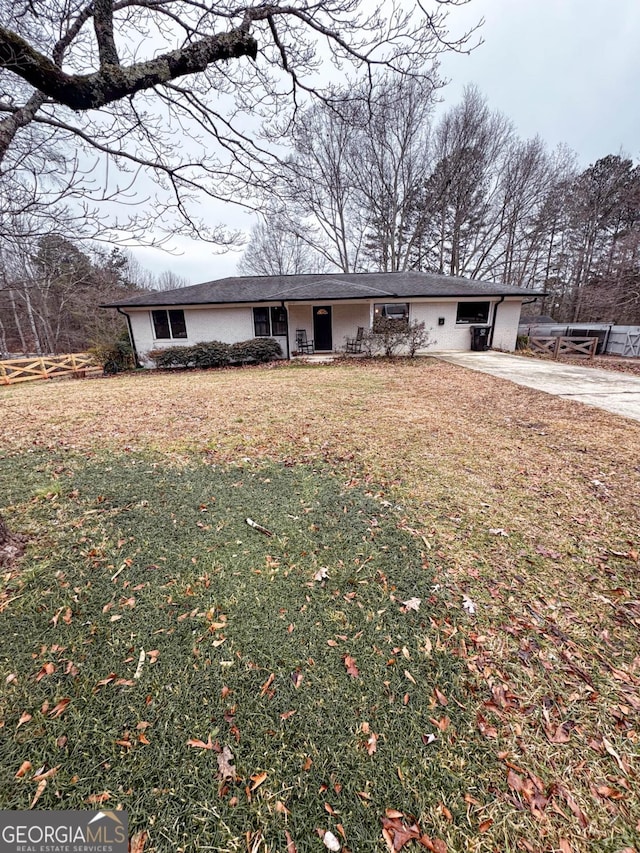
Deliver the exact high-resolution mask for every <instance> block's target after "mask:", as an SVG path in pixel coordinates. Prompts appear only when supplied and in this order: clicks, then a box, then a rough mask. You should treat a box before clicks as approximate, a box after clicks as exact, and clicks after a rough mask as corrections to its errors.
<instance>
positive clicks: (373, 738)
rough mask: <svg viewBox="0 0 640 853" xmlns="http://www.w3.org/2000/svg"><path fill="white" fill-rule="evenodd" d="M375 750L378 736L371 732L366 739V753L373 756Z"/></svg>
mask: <svg viewBox="0 0 640 853" xmlns="http://www.w3.org/2000/svg"><path fill="white" fill-rule="evenodd" d="M377 748H378V735H377V734H376V733H375V732H371V734H370V735H369V738H368V739H367V752H368V753H369V755H373V754H374V752H375V751H376V749H377Z"/></svg>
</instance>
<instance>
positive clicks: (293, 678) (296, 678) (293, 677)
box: [291, 672, 304, 690]
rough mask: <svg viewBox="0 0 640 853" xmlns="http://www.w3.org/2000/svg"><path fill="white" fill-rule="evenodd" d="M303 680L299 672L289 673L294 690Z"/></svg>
mask: <svg viewBox="0 0 640 853" xmlns="http://www.w3.org/2000/svg"><path fill="white" fill-rule="evenodd" d="M303 678H304V676H303V674H302V673H301V672H292V673H291V681H293V686H294V687H295V688H296V690H297V689H298V688H299V687H300V685H301V684H302V680H303Z"/></svg>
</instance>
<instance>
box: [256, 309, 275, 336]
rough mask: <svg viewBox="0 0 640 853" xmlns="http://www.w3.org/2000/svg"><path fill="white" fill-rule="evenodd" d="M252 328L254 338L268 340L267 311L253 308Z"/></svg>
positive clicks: (269, 332) (269, 330)
mask: <svg viewBox="0 0 640 853" xmlns="http://www.w3.org/2000/svg"><path fill="white" fill-rule="evenodd" d="M253 328H254V331H255V336H256V338H268V337H269V335H270V334H271V329H270V328H269V309H268V308H254V309H253Z"/></svg>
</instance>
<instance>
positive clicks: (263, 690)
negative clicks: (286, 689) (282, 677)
mask: <svg viewBox="0 0 640 853" xmlns="http://www.w3.org/2000/svg"><path fill="white" fill-rule="evenodd" d="M275 677H276V676H275V674H274V673H273V672H272V673H271V675H270V676H269V678H267V680H266V681H265V683H264V684H263V685H262V687H261V688H260V695H261V696H264V695H265V694H266V693H267V692H268V690H269V688H270V687H271V685H272V684H273V682H274V681H275Z"/></svg>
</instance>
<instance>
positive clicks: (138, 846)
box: [129, 829, 148, 853]
mask: <svg viewBox="0 0 640 853" xmlns="http://www.w3.org/2000/svg"><path fill="white" fill-rule="evenodd" d="M147 837H148V836H147V831H146V829H142V830H141V831H140V832H136V834H135V835H132V836H131V838H130V839H129V853H143V851H144V846H145V844H146V843H147Z"/></svg>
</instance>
